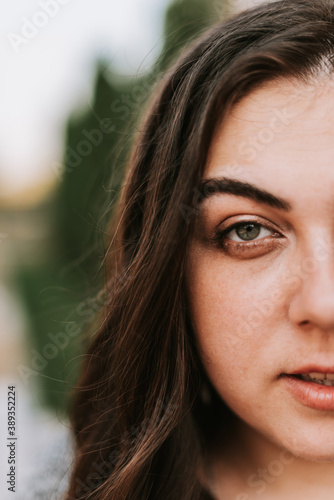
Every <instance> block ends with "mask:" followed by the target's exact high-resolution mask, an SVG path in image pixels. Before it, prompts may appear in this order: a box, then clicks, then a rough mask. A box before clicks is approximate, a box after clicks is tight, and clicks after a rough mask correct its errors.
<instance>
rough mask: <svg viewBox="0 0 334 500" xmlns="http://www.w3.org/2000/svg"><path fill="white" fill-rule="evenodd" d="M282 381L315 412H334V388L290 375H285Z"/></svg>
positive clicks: (301, 401)
mask: <svg viewBox="0 0 334 500" xmlns="http://www.w3.org/2000/svg"><path fill="white" fill-rule="evenodd" d="M282 380H283V381H284V383H285V385H286V387H287V389H288V390H289V391H290V392H291V393H292V394H293V395H294V396H295V398H296V399H298V401H299V402H300V403H302V404H303V405H305V406H308V407H309V408H314V409H315V410H326V411H328V410H332V411H334V386H333V387H332V386H328V385H320V384H316V383H315V382H307V381H306V380H301V379H300V378H297V377H293V376H289V375H284V376H283V377H282Z"/></svg>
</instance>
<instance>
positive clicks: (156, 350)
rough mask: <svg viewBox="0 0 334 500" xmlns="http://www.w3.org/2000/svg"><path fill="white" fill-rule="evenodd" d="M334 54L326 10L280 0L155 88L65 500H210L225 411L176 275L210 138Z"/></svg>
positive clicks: (208, 39) (121, 211)
mask: <svg viewBox="0 0 334 500" xmlns="http://www.w3.org/2000/svg"><path fill="white" fill-rule="evenodd" d="M333 48H334V7H333V3H332V1H328V0H287V1H284V0H278V1H274V2H270V3H267V4H262V5H260V6H257V7H254V8H252V9H249V10H246V11H243V12H241V13H239V14H237V15H235V16H233V17H231V18H229V19H228V20H226V21H224V22H220V23H219V24H217V25H215V26H213V27H212V28H210V29H208V30H207V31H205V32H204V33H202V34H201V35H200V37H199V38H197V39H196V40H195V41H194V42H192V43H191V45H190V46H189V47H187V49H186V50H184V51H183V53H182V54H181V56H179V58H178V59H177V60H176V62H174V63H173V65H172V66H171V67H170V68H169V69H168V70H167V71H166V73H165V74H164V76H163V77H162V78H161V80H160V81H159V82H158V84H157V85H156V86H155V88H154V92H153V93H152V98H151V100H150V103H149V106H147V108H146V110H145V114H144V116H143V117H142V119H141V123H140V126H139V130H138V132H137V134H136V137H135V141H134V145H133V149H132V153H131V155H130V158H129V161H128V165H127V168H126V173H125V177H124V181H123V185H122V190H121V194H120V197H119V200H118V203H117V207H116V210H115V213H114V215H113V219H112V223H111V225H110V234H111V235H112V241H111V246H110V248H109V249H108V256H107V258H108V260H107V262H108V264H107V276H108V279H107V283H106V285H105V290H106V291H107V294H108V295H107V296H108V299H107V301H106V304H105V306H104V310H103V319H102V321H101V322H100V324H99V326H98V328H97V331H96V333H95V334H94V335H93V336H92V338H91V339H90V342H89V346H88V349H87V352H86V353H85V356H84V362H83V363H82V366H81V372H80V376H79V380H78V383H77V387H76V388H75V393H74V395H73V399H72V402H71V409H70V421H71V426H72V429H73V433H74V436H75V462H74V464H73V470H72V472H71V474H72V475H71V479H70V485H69V488H68V492H67V495H66V500H70V499H101V500H107V499H108V500H109V499H112V500H179V499H181V498H182V499H183V500H204V499H212V498H213V497H212V495H211V494H210V492H209V490H208V489H206V487H205V482H204V481H202V480H201V474H200V471H201V470H202V466H203V464H204V466H205V463H206V456H207V455H206V453H207V450H208V447H209V444H210V441H211V440H212V439H215V437H216V436H217V433H218V432H220V433H223V432H226V433H229V432H231V429H232V426H233V422H234V415H233V413H232V411H231V410H230V409H229V408H228V407H227V406H226V405H225V403H224V402H223V401H222V400H221V398H220V397H219V396H218V394H217V393H216V392H215V390H214V388H213V387H212V385H211V384H210V381H209V380H208V379H207V377H206V374H205V371H204V369H203V367H202V364H201V361H200V359H199V356H198V352H197V348H196V339H195V338H194V332H193V328H192V325H191V318H190V317H189V308H188V305H187V289H186V273H185V269H186V262H187V255H188V246H189V245H188V243H189V241H190V238H191V235H192V234H193V231H194V227H195V221H196V215H197V213H198V211H197V207H198V201H199V197H200V194H199V191H198V190H199V186H200V183H201V179H202V176H203V172H204V167H205V164H206V161H207V155H208V151H209V147H210V143H211V140H212V137H213V135H214V133H215V130H216V127H217V125H218V123H219V122H220V121H221V120H222V119H224V118H225V117H227V116H228V113H229V112H230V110H231V109H232V107H233V106H234V105H235V104H236V103H237V102H238V101H239V100H240V99H242V98H243V97H244V96H246V95H248V94H249V93H250V92H251V91H252V90H254V89H256V88H257V87H259V86H261V85H262V84H264V83H265V82H268V81H279V80H280V79H293V80H295V79H297V80H298V81H300V82H304V83H309V82H310V81H311V82H317V81H319V79H320V78H321V77H322V76H323V75H328V74H329V73H331V72H332V70H333ZM203 383H204V384H206V385H204V387H207V388H208V390H209V395H210V398H209V399H207V398H205V397H204V395H205V393H203V390H202V388H203Z"/></svg>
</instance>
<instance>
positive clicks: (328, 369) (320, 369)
mask: <svg viewBox="0 0 334 500" xmlns="http://www.w3.org/2000/svg"><path fill="white" fill-rule="evenodd" d="M312 372H317V373H334V363H333V364H332V365H327V366H320V365H313V364H312V365H311V364H310V365H305V366H301V367H300V368H297V369H296V370H294V371H292V372H289V373H287V374H286V375H301V374H304V373H312Z"/></svg>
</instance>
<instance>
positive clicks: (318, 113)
mask: <svg viewBox="0 0 334 500" xmlns="http://www.w3.org/2000/svg"><path fill="white" fill-rule="evenodd" d="M222 175H224V176H226V175H227V176H229V177H233V178H235V179H242V180H243V181H249V182H257V183H260V184H261V186H262V187H264V188H266V187H267V188H268V189H272V188H273V187H275V190H276V192H277V194H281V195H286V193H287V192H289V190H290V191H291V193H290V194H291V196H292V197H293V194H294V190H295V188H296V183H297V184H298V185H299V187H304V188H305V189H306V190H307V192H308V193H309V191H310V190H312V188H313V189H314V188H315V187H316V186H319V189H322V188H324V189H325V191H326V189H327V190H328V189H331V196H332V198H333V195H334V83H333V80H332V79H330V78H323V79H320V80H319V81H318V82H316V83H310V84H307V85H306V84H305V83H302V82H298V81H293V80H290V81H287V80H285V81H284V80H281V81H279V80H278V81H276V82H268V83H266V84H265V85H263V86H262V87H261V88H258V89H257V90H255V91H253V92H251V93H250V94H249V95H248V96H246V97H244V98H243V99H242V100H241V101H240V102H239V103H238V104H237V105H236V106H235V107H234V108H233V109H232V111H231V112H230V114H229V116H227V117H226V118H225V120H223V121H222V122H221V123H220V124H219V126H218V128H217V131H216V133H215V135H214V137H213V139H212V142H211V146H210V150H209V154H208V161H207V164H206V167H205V171H204V176H203V179H206V178H211V177H219V176H222ZM320 178H322V179H323V180H322V183H323V184H321V179H320ZM289 188H290V189H289ZM325 191H324V195H325Z"/></svg>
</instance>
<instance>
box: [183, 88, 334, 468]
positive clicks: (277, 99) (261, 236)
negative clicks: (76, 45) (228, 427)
mask: <svg viewBox="0 0 334 500" xmlns="http://www.w3.org/2000/svg"><path fill="white" fill-rule="evenodd" d="M212 179H214V180H212ZM204 181H205V184H204V185H203V189H204V195H205V197H204V199H203V200H202V201H201V205H200V211H199V215H198V217H197V219H196V227H197V230H196V233H195V236H194V238H193V239H192V240H191V242H190V258H189V260H188V269H187V286H188V294H189V304H190V309H191V318H192V322H193V328H194V332H195V335H196V340H197V342H198V348H199V352H200V356H201V359H202V362H203V366H204V368H205V370H206V372H207V374H208V376H209V378H210V380H211V381H212V383H213V385H214V387H215V388H216V390H217V392H218V393H219V394H220V396H221V398H222V399H223V400H224V401H225V402H226V403H227V405H228V406H229V407H230V408H231V409H232V410H233V411H234V413H235V414H237V415H238V416H239V417H240V419H241V420H242V421H243V422H244V423H245V424H246V428H247V429H248V430H249V432H250V433H252V432H254V431H255V433H256V435H258V436H261V439H265V440H267V441H268V442H270V443H271V444H274V445H276V446H279V447H280V448H282V447H284V448H286V449H288V450H289V451H291V452H292V453H294V454H295V455H296V456H299V457H302V458H308V459H311V460H316V461H317V460H319V461H320V460H322V461H327V460H334V439H333V435H334V387H333V388H332V387H328V386H325V385H320V384H315V383H314V382H303V381H301V380H299V379H297V378H296V377H292V376H291V377H286V376H283V374H291V373H293V372H294V373H295V374H301V373H309V372H319V371H323V372H326V371H327V372H331V373H332V374H333V373H334V255H333V248H334V84H333V83H332V82H331V81H330V80H323V81H320V82H319V83H318V84H316V85H314V86H312V85H311V84H310V85H308V86H306V85H305V84H300V83H298V82H293V81H290V82H287V81H276V82H271V83H270V84H266V85H264V86H262V87H261V88H260V89H258V90H256V91H254V92H252V93H251V94H250V95H249V96H246V97H245V98H244V99H243V100H242V101H240V102H239V103H238V104H237V105H236V106H235V107H234V109H233V110H232V112H231V114H230V116H229V117H227V119H225V120H224V122H223V123H221V124H220V126H219V128H218V130H217V133H216V134H215V136H214V138H213V140H212V144H211V148H210V151H209V157H208V162H207V165H206V168H205V172H204V176H203V182H204ZM209 186H211V190H210V189H209ZM329 375H330V373H329ZM294 382H296V384H297V386H294V387H293V383H294ZM300 384H307V386H306V385H304V386H303V387H301V386H300ZM310 387H311V388H310ZM321 390H322V391H323V392H321Z"/></svg>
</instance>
